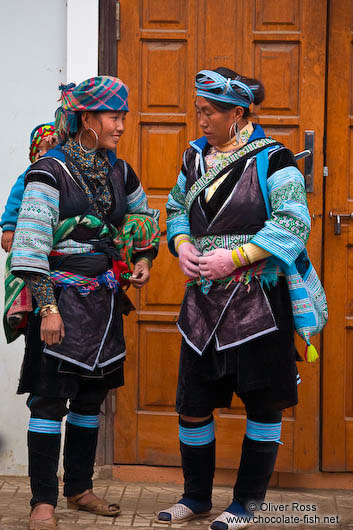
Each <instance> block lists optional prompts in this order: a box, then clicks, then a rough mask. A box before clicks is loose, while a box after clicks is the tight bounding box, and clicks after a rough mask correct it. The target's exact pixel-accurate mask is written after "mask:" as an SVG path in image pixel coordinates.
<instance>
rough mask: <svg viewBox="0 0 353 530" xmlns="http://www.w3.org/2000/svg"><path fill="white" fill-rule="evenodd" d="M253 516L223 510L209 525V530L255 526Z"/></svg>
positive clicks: (230, 529) (240, 528)
mask: <svg viewBox="0 0 353 530" xmlns="http://www.w3.org/2000/svg"><path fill="white" fill-rule="evenodd" d="M253 524H254V523H253V521H252V517H251V516H248V517H246V516H244V515H243V516H241V515H234V514H233V513H230V512H222V513H221V514H220V515H219V516H218V517H217V518H216V519H215V520H214V521H212V523H211V525H210V526H209V527H208V529H209V530H243V529H245V528H250V526H253Z"/></svg>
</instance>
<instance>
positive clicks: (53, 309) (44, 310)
mask: <svg viewBox="0 0 353 530" xmlns="http://www.w3.org/2000/svg"><path fill="white" fill-rule="evenodd" d="M50 313H52V314H58V313H59V308H58V306H57V305H56V304H47V305H43V307H41V308H40V311H39V314H40V316H41V317H42V318H45V317H47V316H48V315H49V314H50Z"/></svg>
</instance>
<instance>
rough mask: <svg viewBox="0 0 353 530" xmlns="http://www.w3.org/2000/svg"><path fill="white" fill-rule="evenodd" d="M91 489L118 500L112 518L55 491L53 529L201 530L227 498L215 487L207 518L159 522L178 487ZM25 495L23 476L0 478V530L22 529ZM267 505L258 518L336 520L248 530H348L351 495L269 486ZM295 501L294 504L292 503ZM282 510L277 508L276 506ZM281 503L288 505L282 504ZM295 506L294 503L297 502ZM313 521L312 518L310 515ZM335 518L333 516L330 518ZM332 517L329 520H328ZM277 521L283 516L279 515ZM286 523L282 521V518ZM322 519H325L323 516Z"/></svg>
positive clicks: (104, 484) (105, 483)
mask: <svg viewBox="0 0 353 530" xmlns="http://www.w3.org/2000/svg"><path fill="white" fill-rule="evenodd" d="M95 492H96V493H97V494H98V495H101V496H102V497H105V498H107V499H108V500H110V501H112V502H118V503H120V506H121V508H122V513H121V515H120V516H118V517H116V518H107V517H100V516H95V515H92V514H90V513H87V512H82V511H79V512H77V511H72V510H67V508H66V502H65V499H64V498H63V497H62V495H60V499H59V504H58V508H57V510H56V513H57V517H58V521H59V530H64V529H65V530H80V529H81V530H94V529H97V530H99V529H102V530H103V529H107V528H108V527H114V528H116V529H117V530H118V529H119V530H131V529H137V528H141V529H146V528H154V529H158V528H164V529H165V530H167V529H168V528H180V527H185V529H186V530H206V529H207V528H208V526H209V524H210V520H212V519H213V518H214V517H216V515H217V514H218V513H219V512H221V511H222V509H223V508H224V507H226V506H227V504H228V503H229V502H230V499H231V495H232V490H231V488H221V487H216V488H215V489H214V496H213V510H212V517H211V518H210V519H207V520H200V521H191V522H189V523H184V524H183V525H171V527H170V526H167V525H161V524H158V523H156V522H155V520H154V518H155V512H157V511H158V510H161V509H163V508H165V507H167V506H169V505H171V504H173V503H174V502H176V501H177V500H178V499H179V498H180V493H181V486H179V485H166V484H131V483H130V484H123V483H121V482H119V481H117V480H102V479H99V480H96V481H95ZM29 499H30V489H29V482H28V479H27V478H23V477H0V530H24V529H26V528H27V520H28V511H29V509H28V501H29ZM266 502H267V504H269V503H271V508H272V511H269V510H267V511H266V512H265V511H262V512H260V513H259V515H261V516H263V517H270V516H272V517H274V516H275V517H288V518H289V517H290V516H291V515H293V516H298V517H301V518H302V520H303V517H304V516H311V517H314V516H315V515H316V516H317V517H321V519H323V517H325V516H326V517H327V516H331V517H333V518H337V517H338V518H339V523H338V524H337V523H334V524H327V523H326V524H318V523H315V524H311V523H310V520H307V522H306V523H305V524H298V523H292V524H288V523H286V524H273V523H272V524H271V523H269V524H266V525H262V524H256V525H255V529H254V530H264V529H266V530H268V529H271V528H274V529H276V530H288V529H291V528H295V529H296V530H297V529H300V530H304V529H306V530H309V529H319V528H321V529H323V530H325V529H329V528H336V529H338V528H339V529H342V530H353V493H351V492H347V491H330V490H314V491H308V490H305V491H304V490H297V491H294V490H278V489H272V490H270V491H269V493H268V495H267V497H266ZM295 503H297V504H295ZM279 505H282V506H283V508H282V509H283V511H280V506H279ZM286 505H288V506H287V507H286ZM297 505H301V506H303V505H315V506H316V508H317V511H316V512H313V511H312V510H310V511H309V510H308V509H304V511H302V512H300V511H293V508H295V507H296V506H297ZM298 509H299V506H298ZM312 520H313V519H312ZM334 520H336V519H334ZM334 520H332V523H333V522H334ZM282 521H283V519H282ZM287 521H288V519H287ZM326 521H327V520H326Z"/></svg>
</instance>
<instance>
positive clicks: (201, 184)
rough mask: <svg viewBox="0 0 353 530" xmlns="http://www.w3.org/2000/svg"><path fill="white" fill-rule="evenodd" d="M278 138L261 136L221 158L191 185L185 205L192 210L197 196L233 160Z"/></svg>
mask: <svg viewBox="0 0 353 530" xmlns="http://www.w3.org/2000/svg"><path fill="white" fill-rule="evenodd" d="M276 143H277V141H276V140H272V138H261V139H259V140H254V141H253V142H251V143H250V144H247V145H245V146H244V147H242V148H241V149H239V151H236V152H235V153H234V154H232V155H231V156H229V157H228V158H226V159H225V160H221V161H220V163H219V164H217V165H215V166H213V167H211V168H210V169H209V170H208V171H207V173H205V175H203V176H202V177H200V178H199V179H197V181H196V182H194V184H193V185H192V186H191V188H190V190H189V191H188V193H187V195H186V197H185V207H186V210H187V211H190V208H191V204H192V203H193V201H194V200H195V198H196V197H197V196H198V195H199V194H200V193H201V192H202V191H203V190H204V189H205V188H207V187H208V186H209V185H210V184H211V182H212V181H213V180H214V179H215V177H216V176H217V175H218V173H219V172H220V171H222V169H224V168H225V167H227V166H228V165H229V164H231V163H232V162H236V161H237V160H239V159H240V158H242V157H243V156H245V155H247V154H249V153H251V152H252V151H255V150H256V149H260V148H261V147H266V146H268V145H272V144H276Z"/></svg>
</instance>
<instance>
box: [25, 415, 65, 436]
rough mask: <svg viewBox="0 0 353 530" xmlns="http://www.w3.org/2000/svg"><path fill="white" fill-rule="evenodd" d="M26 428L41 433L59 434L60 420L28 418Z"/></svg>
mask: <svg viewBox="0 0 353 530" xmlns="http://www.w3.org/2000/svg"><path fill="white" fill-rule="evenodd" d="M28 430H29V431H30V432H38V433H41V434H61V421H54V420H42V419H41V418H30V420H29V425H28Z"/></svg>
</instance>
